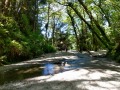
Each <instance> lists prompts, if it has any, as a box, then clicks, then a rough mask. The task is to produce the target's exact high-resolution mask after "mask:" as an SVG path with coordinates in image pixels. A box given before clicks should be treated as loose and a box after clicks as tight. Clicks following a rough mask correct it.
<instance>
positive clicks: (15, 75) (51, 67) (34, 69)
mask: <svg viewBox="0 0 120 90" xmlns="http://www.w3.org/2000/svg"><path fill="white" fill-rule="evenodd" d="M75 63H77V62H76V61H74V60H73V61H70V62H66V61H65V62H57V63H46V64H43V65H38V64H36V65H35V64H34V65H28V66H27V67H20V68H15V69H12V70H6V71H3V72H1V71H0V85H2V84H5V83H11V82H14V81H21V80H24V79H27V78H32V77H36V76H42V75H53V74H57V73H61V72H64V71H68V70H71V69H75V68H78V67H80V66H79V65H78V66H77V65H75Z"/></svg>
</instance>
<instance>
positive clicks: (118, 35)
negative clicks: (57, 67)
mask: <svg viewBox="0 0 120 90" xmlns="http://www.w3.org/2000/svg"><path fill="white" fill-rule="evenodd" d="M65 49H66V50H68V49H76V50H78V51H80V52H81V51H90V50H94V51H97V50H100V49H105V50H107V51H108V53H107V55H108V56H109V57H111V58H112V59H114V60H116V61H118V62H120V4H119V0H0V64H1V65H2V64H8V63H9V62H17V61H23V60H26V59H31V58H34V57H37V56H40V55H41V54H44V53H50V52H55V51H57V50H65Z"/></svg>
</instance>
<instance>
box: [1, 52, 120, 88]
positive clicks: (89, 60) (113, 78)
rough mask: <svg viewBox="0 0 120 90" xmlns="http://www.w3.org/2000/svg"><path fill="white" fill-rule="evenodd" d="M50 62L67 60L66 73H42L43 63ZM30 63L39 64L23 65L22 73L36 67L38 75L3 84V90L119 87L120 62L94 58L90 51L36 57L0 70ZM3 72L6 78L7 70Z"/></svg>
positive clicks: (16, 67) (12, 68)
mask: <svg viewBox="0 0 120 90" xmlns="http://www.w3.org/2000/svg"><path fill="white" fill-rule="evenodd" d="M93 54H96V53H93ZM98 54H99V53H98ZM48 61H49V62H51V63H57V62H60V61H65V62H67V64H66V65H65V66H64V71H63V72H58V73H57V74H53V75H41V74H40V75H39V70H41V68H44V65H41V64H45V63H46V62H48ZM39 65H41V66H39ZM29 66H39V67H37V68H35V67H33V68H30V69H28V68H27V69H25V68H24V69H22V71H21V72H24V73H28V74H31V73H29V72H32V71H35V70H36V71H37V72H38V73H37V75H34V76H31V77H26V78H22V77H21V78H22V79H18V80H15V81H14V80H13V81H12V82H7V83H4V84H1V85H0V90H120V65H119V64H117V63H115V62H113V61H111V60H108V59H106V58H100V57H91V56H90V55H88V54H87V53H82V54H81V53H78V52H76V51H70V52H68V53H66V52H57V53H52V54H47V55H43V57H40V58H36V59H33V60H28V61H24V62H21V63H17V64H11V65H7V66H4V67H0V72H4V71H6V70H7V71H9V70H16V69H18V71H19V69H20V68H21V67H29ZM38 68H40V69H38ZM20 70H21V69H20ZM13 73H14V72H13ZM19 73H20V71H19ZM8 74H9V73H8ZM21 74H22V73H20V74H19V75H21ZM33 74H34V73H32V75H33ZM0 75H1V76H0V77H3V78H4V73H2V74H0ZM17 75H18V72H17ZM11 78H12V76H11ZM13 78H14V76H13ZM1 80H2V79H1ZM0 82H1V81H0Z"/></svg>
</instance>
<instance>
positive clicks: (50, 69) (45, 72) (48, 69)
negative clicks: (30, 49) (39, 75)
mask: <svg viewBox="0 0 120 90" xmlns="http://www.w3.org/2000/svg"><path fill="white" fill-rule="evenodd" d="M49 74H54V64H51V63H47V64H45V68H44V70H43V75H49Z"/></svg>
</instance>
